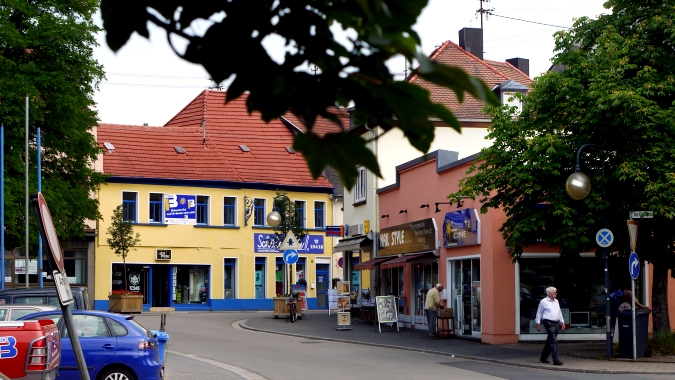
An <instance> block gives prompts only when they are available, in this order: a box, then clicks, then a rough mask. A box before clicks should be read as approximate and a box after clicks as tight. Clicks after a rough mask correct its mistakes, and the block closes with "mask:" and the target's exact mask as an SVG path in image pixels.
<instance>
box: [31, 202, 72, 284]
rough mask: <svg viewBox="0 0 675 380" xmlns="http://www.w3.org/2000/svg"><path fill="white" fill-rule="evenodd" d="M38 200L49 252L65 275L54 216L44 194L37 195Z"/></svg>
mask: <svg viewBox="0 0 675 380" xmlns="http://www.w3.org/2000/svg"><path fill="white" fill-rule="evenodd" d="M37 199H38V206H39V207H38V208H39V209H40V219H42V227H43V228H44V231H45V237H46V239H47V243H48V244H49V250H50V251H52V256H53V257H54V261H55V262H56V266H57V267H58V268H59V271H60V272H63V273H65V272H66V271H65V269H64V268H63V254H62V253H61V246H60V245H59V238H58V237H57V236H56V229H55V228H54V222H53V221H52V216H51V214H50V213H49V208H48V207H47V202H46V201H45V198H44V197H43V196H42V193H41V192H40V193H38V194H37Z"/></svg>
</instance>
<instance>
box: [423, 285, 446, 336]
mask: <svg viewBox="0 0 675 380" xmlns="http://www.w3.org/2000/svg"><path fill="white" fill-rule="evenodd" d="M442 290H443V285H441V284H436V286H435V287H433V288H431V289H429V292H427V300H426V302H424V309H425V310H426V312H427V325H428V326H429V339H436V310H437V308H438V307H443V304H441V291H442Z"/></svg>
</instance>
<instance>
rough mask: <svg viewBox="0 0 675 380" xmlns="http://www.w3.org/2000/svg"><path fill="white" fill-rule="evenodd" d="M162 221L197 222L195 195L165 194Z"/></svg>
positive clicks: (172, 222) (169, 222)
mask: <svg viewBox="0 0 675 380" xmlns="http://www.w3.org/2000/svg"><path fill="white" fill-rule="evenodd" d="M164 223H166V224H197V196H195V195H185V194H165V195H164Z"/></svg>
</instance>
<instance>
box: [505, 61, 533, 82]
mask: <svg viewBox="0 0 675 380" xmlns="http://www.w3.org/2000/svg"><path fill="white" fill-rule="evenodd" d="M506 62H508V63H510V64H512V65H513V66H515V67H516V69H518V70H520V71H522V72H523V73H524V74H525V75H527V76H528V77H529V76H530V60H529V59H527V58H511V59H507V60H506Z"/></svg>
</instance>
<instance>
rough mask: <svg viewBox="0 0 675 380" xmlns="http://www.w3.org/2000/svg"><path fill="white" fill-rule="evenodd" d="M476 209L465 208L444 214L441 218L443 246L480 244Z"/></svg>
mask: <svg viewBox="0 0 675 380" xmlns="http://www.w3.org/2000/svg"><path fill="white" fill-rule="evenodd" d="M480 235H481V233H480V218H479V217H478V210H477V209H475V208H466V209H463V210H457V211H453V212H449V213H447V214H445V219H444V220H443V247H445V248H455V247H465V246H467V245H476V244H480V240H481V239H480V238H481V236H480Z"/></svg>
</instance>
